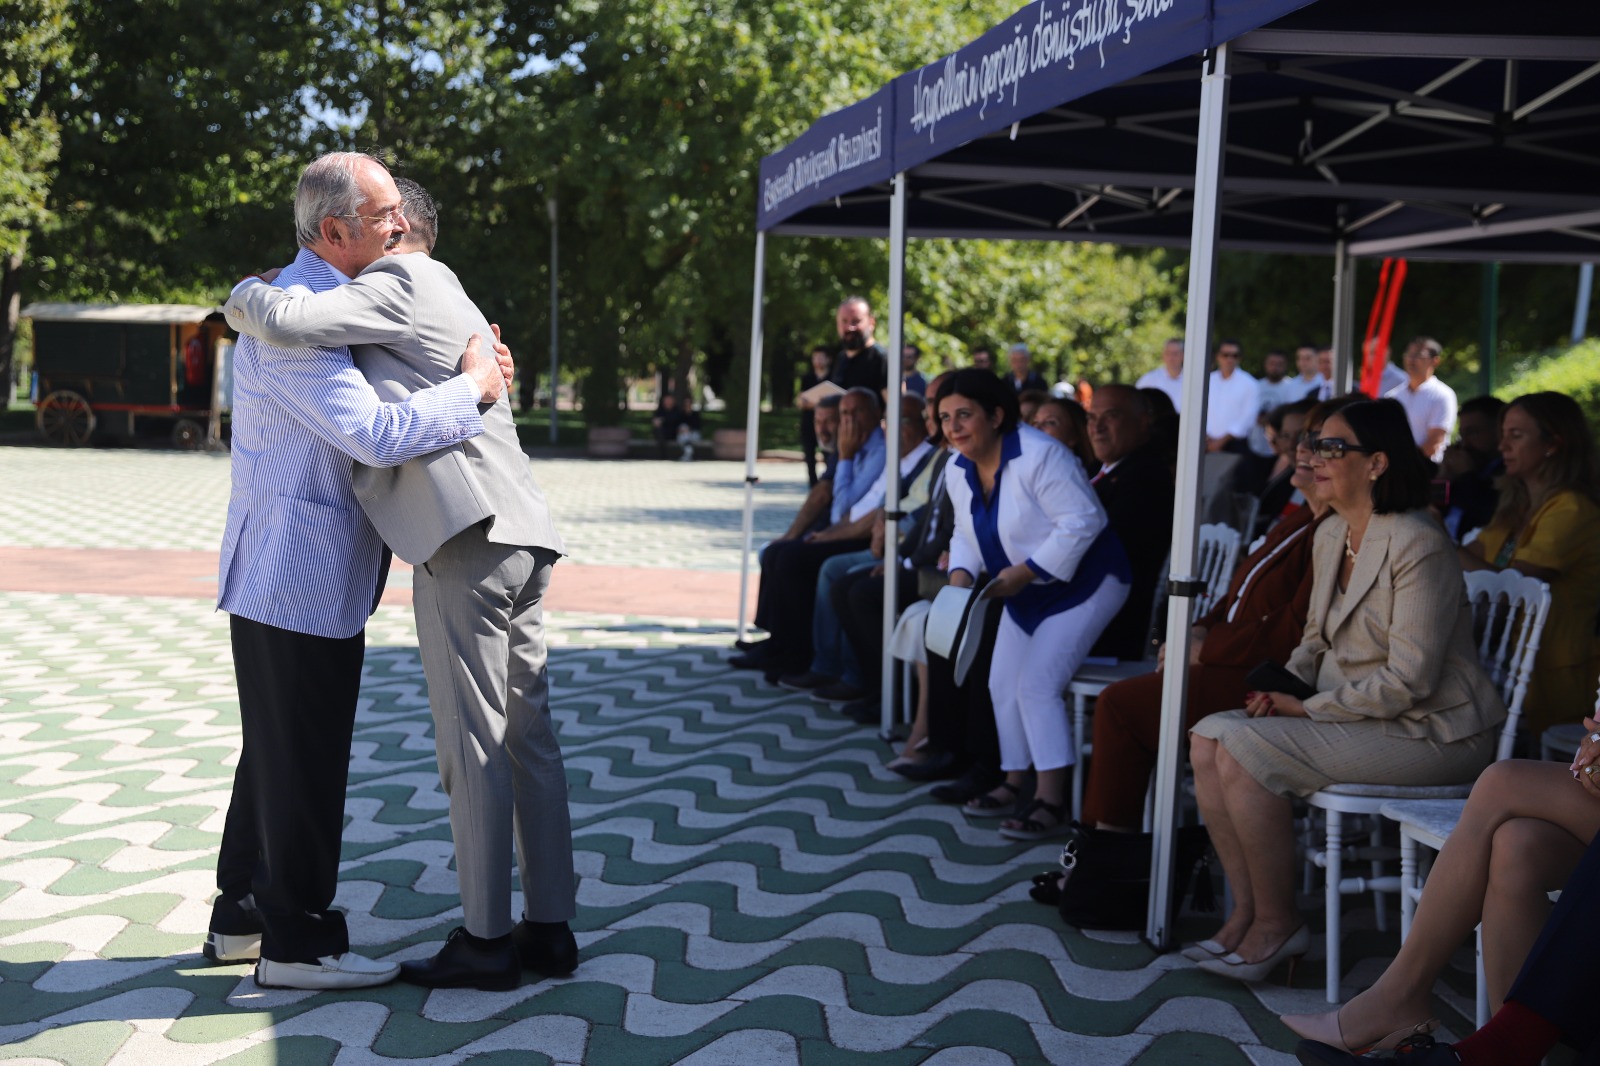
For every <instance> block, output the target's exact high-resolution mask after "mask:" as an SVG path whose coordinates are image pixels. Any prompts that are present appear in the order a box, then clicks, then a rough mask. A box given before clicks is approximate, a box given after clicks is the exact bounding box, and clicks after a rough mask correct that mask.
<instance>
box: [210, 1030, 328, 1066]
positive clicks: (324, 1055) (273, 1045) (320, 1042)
mask: <svg viewBox="0 0 1600 1066" xmlns="http://www.w3.org/2000/svg"><path fill="white" fill-rule="evenodd" d="M338 1054H339V1042H338V1041H337V1040H330V1039H328V1038H327V1037H323V1036H285V1037H279V1038H278V1039H277V1040H274V1041H272V1042H270V1043H266V1044H257V1045H256V1046H255V1047H252V1048H248V1049H246V1050H244V1051H241V1052H239V1053H238V1054H236V1055H230V1056H228V1057H227V1058H225V1059H219V1060H218V1064H219V1066H330V1064H331V1063H332V1062H333V1060H334V1059H335V1058H336V1057H337V1056H338Z"/></svg>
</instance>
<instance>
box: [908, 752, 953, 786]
mask: <svg viewBox="0 0 1600 1066" xmlns="http://www.w3.org/2000/svg"><path fill="white" fill-rule="evenodd" d="M959 771H960V768H959V767H958V766H957V765H956V757H955V756H954V755H952V754H951V753H950V752H948V751H938V752H934V753H933V754H932V755H929V756H928V757H927V758H925V759H923V760H922V761H920V762H914V763H912V764H911V765H910V766H902V767H900V768H899V769H897V770H895V773H897V774H899V775H900V776H901V777H903V778H905V779H906V780H907V781H948V780H950V779H951V778H952V777H955V776H956V774H957V773H958V772H959Z"/></svg>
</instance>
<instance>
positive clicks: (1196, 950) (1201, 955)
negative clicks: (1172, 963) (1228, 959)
mask: <svg viewBox="0 0 1600 1066" xmlns="http://www.w3.org/2000/svg"><path fill="white" fill-rule="evenodd" d="M1178 954H1179V955H1182V956H1183V957H1184V958H1186V959H1188V960H1189V961H1190V962H1205V961H1206V960H1207V959H1217V958H1221V957H1222V956H1224V955H1226V954H1228V949H1227V948H1225V947H1223V946H1222V945H1221V944H1219V943H1217V942H1216V941H1215V940H1197V941H1195V942H1194V943H1193V944H1190V945H1189V946H1188V947H1186V948H1184V949H1183V950H1182V951H1180V952H1178Z"/></svg>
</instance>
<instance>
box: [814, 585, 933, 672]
mask: <svg viewBox="0 0 1600 1066" xmlns="http://www.w3.org/2000/svg"><path fill="white" fill-rule="evenodd" d="M895 594H896V595H895V598H896V599H898V600H899V601H900V602H899V603H898V604H897V605H896V606H895V613H896V614H898V613H899V612H901V611H903V610H905V609H906V608H907V607H909V606H911V605H912V604H913V603H915V602H916V599H917V575H916V574H915V573H911V572H907V571H904V570H902V571H901V572H900V580H899V582H898V583H897V584H896V585H895ZM829 595H830V596H832V597H833V610H834V613H835V614H836V615H837V616H838V618H839V624H840V626H841V627H843V629H844V635H845V639H847V640H849V641H850V650H851V651H852V652H853V653H854V654H855V657H856V666H857V668H858V669H859V670H860V671H861V686H862V687H863V688H865V689H866V690H867V691H868V692H870V693H873V694H874V695H876V694H877V693H878V692H879V690H880V686H881V685H882V684H883V575H882V574H874V573H873V572H872V571H871V570H858V571H856V572H854V573H850V574H846V575H845V576H844V577H842V578H840V579H839V580H838V581H835V582H834V583H833V588H832V589H831V590H830V591H829Z"/></svg>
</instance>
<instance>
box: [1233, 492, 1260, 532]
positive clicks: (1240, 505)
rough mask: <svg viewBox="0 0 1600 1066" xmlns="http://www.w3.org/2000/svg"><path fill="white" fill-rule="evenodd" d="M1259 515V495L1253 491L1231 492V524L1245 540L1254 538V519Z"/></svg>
mask: <svg viewBox="0 0 1600 1066" xmlns="http://www.w3.org/2000/svg"><path fill="white" fill-rule="evenodd" d="M1260 516H1261V497H1260V496H1257V495H1256V494H1255V493H1253V492H1236V493H1234V494H1233V524H1234V527H1235V528H1236V529H1238V530H1239V536H1240V537H1241V538H1242V539H1243V540H1244V541H1245V542H1248V541H1251V540H1254V539H1255V535H1256V521H1257V519H1258V518H1260Z"/></svg>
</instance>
